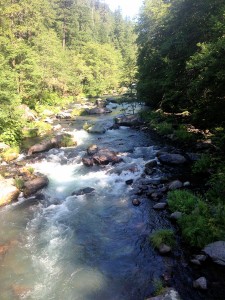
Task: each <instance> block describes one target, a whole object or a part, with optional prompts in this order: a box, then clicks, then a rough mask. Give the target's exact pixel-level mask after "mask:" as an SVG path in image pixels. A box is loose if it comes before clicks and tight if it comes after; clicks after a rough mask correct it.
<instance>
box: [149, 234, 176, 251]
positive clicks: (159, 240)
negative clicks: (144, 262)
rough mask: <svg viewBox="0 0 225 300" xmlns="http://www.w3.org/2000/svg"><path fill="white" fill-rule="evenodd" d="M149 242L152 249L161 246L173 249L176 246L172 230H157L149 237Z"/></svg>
mask: <svg viewBox="0 0 225 300" xmlns="http://www.w3.org/2000/svg"><path fill="white" fill-rule="evenodd" d="M150 241H151V243H152V246H153V247H154V248H159V247H160V246H161V245H162V244H166V245H168V246H170V247H174V246H175V244H176V241H175V236H174V232H173V230H170V229H159V230H157V231H155V232H154V233H153V234H152V235H151V236H150Z"/></svg>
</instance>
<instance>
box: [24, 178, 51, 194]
mask: <svg viewBox="0 0 225 300" xmlns="http://www.w3.org/2000/svg"><path fill="white" fill-rule="evenodd" d="M47 185H48V178H47V177H46V176H38V177H36V178H34V179H31V180H28V181H26V182H25V183H24V191H23V193H24V196H25V197H29V196H31V195H32V194H34V193H36V192H37V191H38V190H40V189H42V188H44V187H46V186H47Z"/></svg>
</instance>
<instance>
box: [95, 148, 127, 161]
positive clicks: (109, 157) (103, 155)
mask: <svg viewBox="0 0 225 300" xmlns="http://www.w3.org/2000/svg"><path fill="white" fill-rule="evenodd" d="M93 160H94V163H95V164H96V165H108V164H109V163H112V164H116V163H119V162H121V161H122V159H121V158H120V157H118V156H117V154H116V153H115V152H114V151H110V150H109V149H107V148H104V149H100V150H99V151H98V152H97V153H96V154H94V156H93Z"/></svg>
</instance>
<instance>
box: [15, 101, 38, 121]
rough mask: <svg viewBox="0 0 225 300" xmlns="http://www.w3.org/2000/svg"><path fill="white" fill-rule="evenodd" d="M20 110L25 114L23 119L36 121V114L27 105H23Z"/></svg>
mask: <svg viewBox="0 0 225 300" xmlns="http://www.w3.org/2000/svg"><path fill="white" fill-rule="evenodd" d="M18 108H19V109H20V110H21V111H22V112H23V114H22V118H23V119H25V120H27V121H34V120H35V119H36V113H35V112H34V111H32V110H31V109H30V108H29V107H28V106H27V105H26V104H21V105H20V106H19V107H18Z"/></svg>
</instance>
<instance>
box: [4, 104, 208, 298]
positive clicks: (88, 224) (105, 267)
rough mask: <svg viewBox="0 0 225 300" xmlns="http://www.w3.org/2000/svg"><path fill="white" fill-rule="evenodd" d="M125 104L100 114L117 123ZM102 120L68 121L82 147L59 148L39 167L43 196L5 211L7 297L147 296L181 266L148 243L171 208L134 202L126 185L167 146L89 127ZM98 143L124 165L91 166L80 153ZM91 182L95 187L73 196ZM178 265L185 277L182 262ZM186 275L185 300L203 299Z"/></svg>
mask: <svg viewBox="0 0 225 300" xmlns="http://www.w3.org/2000/svg"><path fill="white" fill-rule="evenodd" d="M120 109H121V107H120V106H117V109H115V110H114V113H113V114H112V115H105V116H101V117H98V119H100V120H101V121H104V122H106V123H107V122H112V118H113V116H114V115H115V114H118V113H120ZM96 118H97V117H80V118H77V120H76V121H74V122H69V123H68V122H62V125H63V130H64V131H66V132H70V133H72V134H74V136H75V137H76V138H77V140H78V146H77V147H75V148H67V149H64V148H62V149H52V150H50V151H49V152H47V153H46V155H45V156H44V158H43V157H42V159H41V160H40V159H38V160H37V161H36V162H35V163H34V164H33V166H34V168H35V170H37V171H40V172H41V173H43V174H46V175H47V176H48V178H49V181H50V183H49V186H48V187H47V188H46V189H44V190H43V191H42V193H41V194H39V197H38V199H36V198H35V197H31V198H30V199H26V200H25V199H23V198H21V199H20V201H19V202H18V203H15V204H13V205H10V206H7V207H5V208H3V209H1V210H0V224H1V231H0V244H5V243H8V244H9V245H10V247H9V250H8V251H7V252H6V253H5V255H2V256H0V259H1V260H0V264H1V270H0V291H1V296H0V299H1V300H11V299H12V300H14V299H35V300H46V299H48V300H50V299H52V300H53V299H54V300H61V299H63V300H64V299H65V300H95V299H96V300H97V299H98V300H103V299H104V300H106V299H107V300H139V299H140V300H144V299H145V298H147V297H148V296H149V295H150V294H151V293H152V292H153V291H154V289H155V287H156V285H157V282H158V281H159V279H160V276H161V275H162V274H163V273H164V272H165V271H166V270H167V269H168V268H171V267H174V264H175V265H176V260H175V259H174V258H173V259H171V258H166V257H161V256H159V255H158V254H157V252H156V251H155V250H154V249H153V248H152V247H151V245H150V243H149V238H148V237H149V235H150V234H151V233H152V232H153V231H154V230H156V229H158V228H168V227H171V224H170V222H169V221H168V220H167V218H166V217H165V213H164V212H162V213H158V212H156V211H154V210H153V209H152V205H153V204H152V203H151V201H150V200H149V199H144V198H143V199H141V205H140V206H139V207H135V206H133V205H132V199H134V198H135V196H134V195H133V193H132V189H133V188H132V186H128V185H127V184H126V183H125V181H126V180H128V179H133V180H134V181H136V180H137V179H138V178H140V177H141V174H142V173H143V170H144V165H145V163H146V161H148V160H150V159H153V158H154V157H155V155H156V152H157V151H158V150H159V149H160V147H159V146H155V145H154V141H153V140H152V139H151V136H149V134H147V133H144V132H141V131H137V130H134V129H131V128H128V127H121V128H120V129H118V130H108V131H106V133H105V134H101V135H100V134H89V133H87V132H86V131H84V130H83V129H82V125H83V124H84V123H85V122H86V121H87V120H88V121H89V122H91V121H94V120H96ZM93 143H95V144H97V145H98V146H99V147H107V148H109V149H111V150H115V151H117V152H119V155H120V156H121V158H122V159H123V162H121V163H120V164H117V165H114V166H112V165H108V166H104V167H99V166H98V167H97V166H95V167H92V168H88V167H85V166H84V165H83V164H82V161H81V158H82V156H83V155H84V154H85V151H86V148H87V147H88V146H89V145H90V144H93ZM128 166H132V168H129V167H128ZM155 176H156V177H157V176H158V175H155ZM85 187H92V188H94V189H95V191H94V192H92V193H90V194H87V195H81V196H71V194H72V192H74V191H77V190H79V189H81V188H85ZM179 268H180V269H179ZM177 270H178V271H179V272H180V274H182V270H183V267H182V265H181V266H180V267H178V269H177ZM182 276H183V277H182ZM180 277H181V278H180V279H179V280H178V281H177V283H176V284H177V286H178V287H180V289H181V292H183V295H186V296H185V297H186V299H203V298H202V297H201V296H200V295H196V294H194V295H193V294H190V295H189V293H192V292H191V290H192V289H189V287H188V285H189V286H190V278H189V277H188V275H186V276H184V275H180ZM188 280H189V282H188ZM186 285H187V286H186ZM184 291H185V292H184ZM185 297H184V298H183V299H185ZM190 297H191V298H190Z"/></svg>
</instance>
